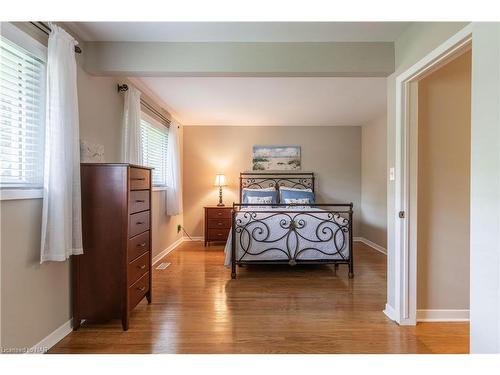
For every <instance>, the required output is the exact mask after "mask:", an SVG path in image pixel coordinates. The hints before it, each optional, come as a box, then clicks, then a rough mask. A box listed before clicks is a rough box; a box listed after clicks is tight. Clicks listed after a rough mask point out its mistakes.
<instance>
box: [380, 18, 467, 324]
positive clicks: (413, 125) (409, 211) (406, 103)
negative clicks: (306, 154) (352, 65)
mask: <svg viewBox="0 0 500 375" xmlns="http://www.w3.org/2000/svg"><path fill="white" fill-rule="evenodd" d="M471 43H472V24H469V25H467V26H466V27H464V28H463V29H462V30H460V31H459V32H458V33H456V34H455V35H453V36H452V37H451V38H449V39H448V40H446V41H445V42H444V43H442V44H441V45H440V46H438V47H437V48H436V49H434V50H433V51H431V52H430V53H429V54H427V55H426V56H425V57H424V58H422V59H421V60H419V61H418V62H417V63H415V64H414V65H413V66H411V67H410V68H409V69H407V70H406V71H404V72H403V73H401V74H400V75H398V76H397V77H396V97H395V98H396V121H395V128H396V129H395V131H396V139H395V148H396V154H395V166H394V168H395V169H394V171H395V194H394V196H395V202H394V203H395V204H394V208H395V210H394V217H393V220H394V223H395V226H394V228H395V231H394V256H395V262H394V264H395V273H394V275H395V278H394V285H392V286H391V285H389V288H391V287H392V288H394V296H395V305H394V311H391V312H390V314H389V313H388V311H387V309H386V314H387V315H388V316H389V317H390V318H391V319H393V320H395V321H396V322H397V323H399V324H400V325H415V324H416V322H417V317H416V315H417V240H416V238H417V237H416V233H417V174H418V173H417V172H418V154H417V151H418V143H417V141H418V126H417V124H418V117H417V113H416V111H415V109H416V108H417V105H418V101H417V100H418V95H417V94H418V85H417V81H418V80H419V79H421V78H423V77H424V76H426V75H428V74H430V73H431V72H432V71H434V70H436V69H438V68H439V67H441V66H442V65H443V64H445V63H446V62H448V61H449V60H451V59H453V58H454V57H456V56H457V55H458V54H460V53H462V51H463V50H464V49H465V48H469V47H470V45H471ZM401 212H402V213H403V214H402V215H403V218H401V217H400V216H399V215H400V213H401Z"/></svg>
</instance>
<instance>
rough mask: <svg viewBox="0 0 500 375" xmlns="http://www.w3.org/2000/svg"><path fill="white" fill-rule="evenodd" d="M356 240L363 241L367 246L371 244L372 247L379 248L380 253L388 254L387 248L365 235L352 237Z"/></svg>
mask: <svg viewBox="0 0 500 375" xmlns="http://www.w3.org/2000/svg"><path fill="white" fill-rule="evenodd" d="M352 240H353V241H354V242H361V243H364V244H365V245H367V246H370V247H371V248H372V249H374V250H377V251H378V252H379V253H382V254H384V255H387V250H386V249H385V248H383V247H382V246H380V245H377V244H376V243H375V242H372V241H370V240H368V239H366V238H364V237H354V238H353V239H352Z"/></svg>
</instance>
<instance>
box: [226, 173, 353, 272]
mask: <svg viewBox="0 0 500 375" xmlns="http://www.w3.org/2000/svg"><path fill="white" fill-rule="evenodd" d="M280 186H286V187H292V188H298V189H311V190H312V191H313V192H314V173H312V172H300V173H293V172H276V173H263V172H258V173H257V172H242V173H240V202H241V201H242V196H243V189H244V188H251V189H264V188H269V187H274V188H275V189H276V190H278V189H279V187H280ZM253 206H256V207H259V210H255V211H253V210H251V209H249V208H251V207H253ZM267 206H268V207H273V208H275V207H283V210H269V211H266V210H263V209H262V207H267ZM293 206H300V207H303V206H304V204H303V203H298V204H297V203H295V204H290V203H288V204H277V205H276V204H261V203H258V204H249V203H248V204H247V203H245V204H243V203H233V210H232V218H231V228H232V230H231V236H232V237H231V278H232V279H235V278H236V265H238V266H241V265H245V264H289V265H290V266H295V265H297V264H334V265H335V270H337V268H338V266H339V264H346V265H347V266H348V268H349V273H348V275H349V278H353V277H354V264H353V236H352V216H353V204H352V203H342V204H340V203H334V204H325V203H323V204H317V203H316V204H307V205H306V206H307V207H311V208H321V209H322V210H321V211H313V210H310V211H309V210H293V209H291V207H293ZM242 207H245V210H244V211H241V208H242ZM238 214H239V215H238ZM346 216H347V218H346ZM306 219H309V220H308V221H306ZM270 220H274V221H277V222H278V223H279V226H280V228H281V230H282V232H281V233H282V234H281V235H280V236H278V237H276V238H273V236H272V229H271V228H272V227H271V226H270V225H269V221H270ZM312 221H314V225H316V227H315V229H314V231H313V232H314V234H315V235H314V237H313V238H311V237H305V235H304V234H303V233H301V229H303V228H305V227H306V225H308V224H310V223H311V222H312ZM332 228H333V229H332ZM339 233H340V234H341V236H340V237H341V238H342V240H341V241H339V240H338V237H339V236H338V234H339ZM243 236H246V238H247V239H248V241H247V243H244V241H242V237H243ZM291 236H293V238H294V241H290V240H289V239H290V237H291ZM301 239H302V240H307V241H308V242H309V244H307V246H306V247H301V245H300V242H301ZM282 240H285V241H284V242H285V244H286V245H285V247H286V248H281V247H277V246H276V245H273V244H276V243H277V242H279V241H282ZM237 241H238V242H237ZM237 243H238V244H239V245H240V246H241V248H242V249H243V255H241V256H240V257H239V259H237V258H236V246H237ZM254 243H265V244H266V248H265V249H264V250H260V251H259V252H257V253H256V252H252V248H251V246H252V244H254ZM291 243H295V246H293V248H292V246H291ZM310 243H329V246H328V247H329V248H330V245H331V251H328V252H327V251H325V250H324V249H319V248H317V247H313V246H311V245H310ZM346 246H349V253H348V255H347V256H345V255H344V254H343V253H342V251H343V250H344V249H345V247H346ZM269 251H281V252H282V253H284V254H285V255H286V256H287V259H283V260H247V259H244V257H245V256H246V255H260V254H263V253H266V252H269ZM305 251H316V252H318V253H322V254H325V255H330V256H335V255H338V258H337V259H317V260H309V259H300V255H301V254H302V253H303V252H305Z"/></svg>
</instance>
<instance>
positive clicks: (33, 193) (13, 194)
mask: <svg viewBox="0 0 500 375" xmlns="http://www.w3.org/2000/svg"><path fill="white" fill-rule="evenodd" d="M40 198H43V189H3V190H0V201H13V200H19V199H40Z"/></svg>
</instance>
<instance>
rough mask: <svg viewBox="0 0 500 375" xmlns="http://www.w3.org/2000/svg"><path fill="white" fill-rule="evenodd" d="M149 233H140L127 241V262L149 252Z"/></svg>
mask: <svg viewBox="0 0 500 375" xmlns="http://www.w3.org/2000/svg"><path fill="white" fill-rule="evenodd" d="M150 250H151V249H150V244H149V231H147V232H144V233H141V234H139V235H137V236H135V237H132V238H131V239H130V240H128V246H127V253H128V261H129V262H130V261H132V260H134V259H135V258H137V257H138V256H141V255H142V254H144V253H145V252H146V251H150Z"/></svg>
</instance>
